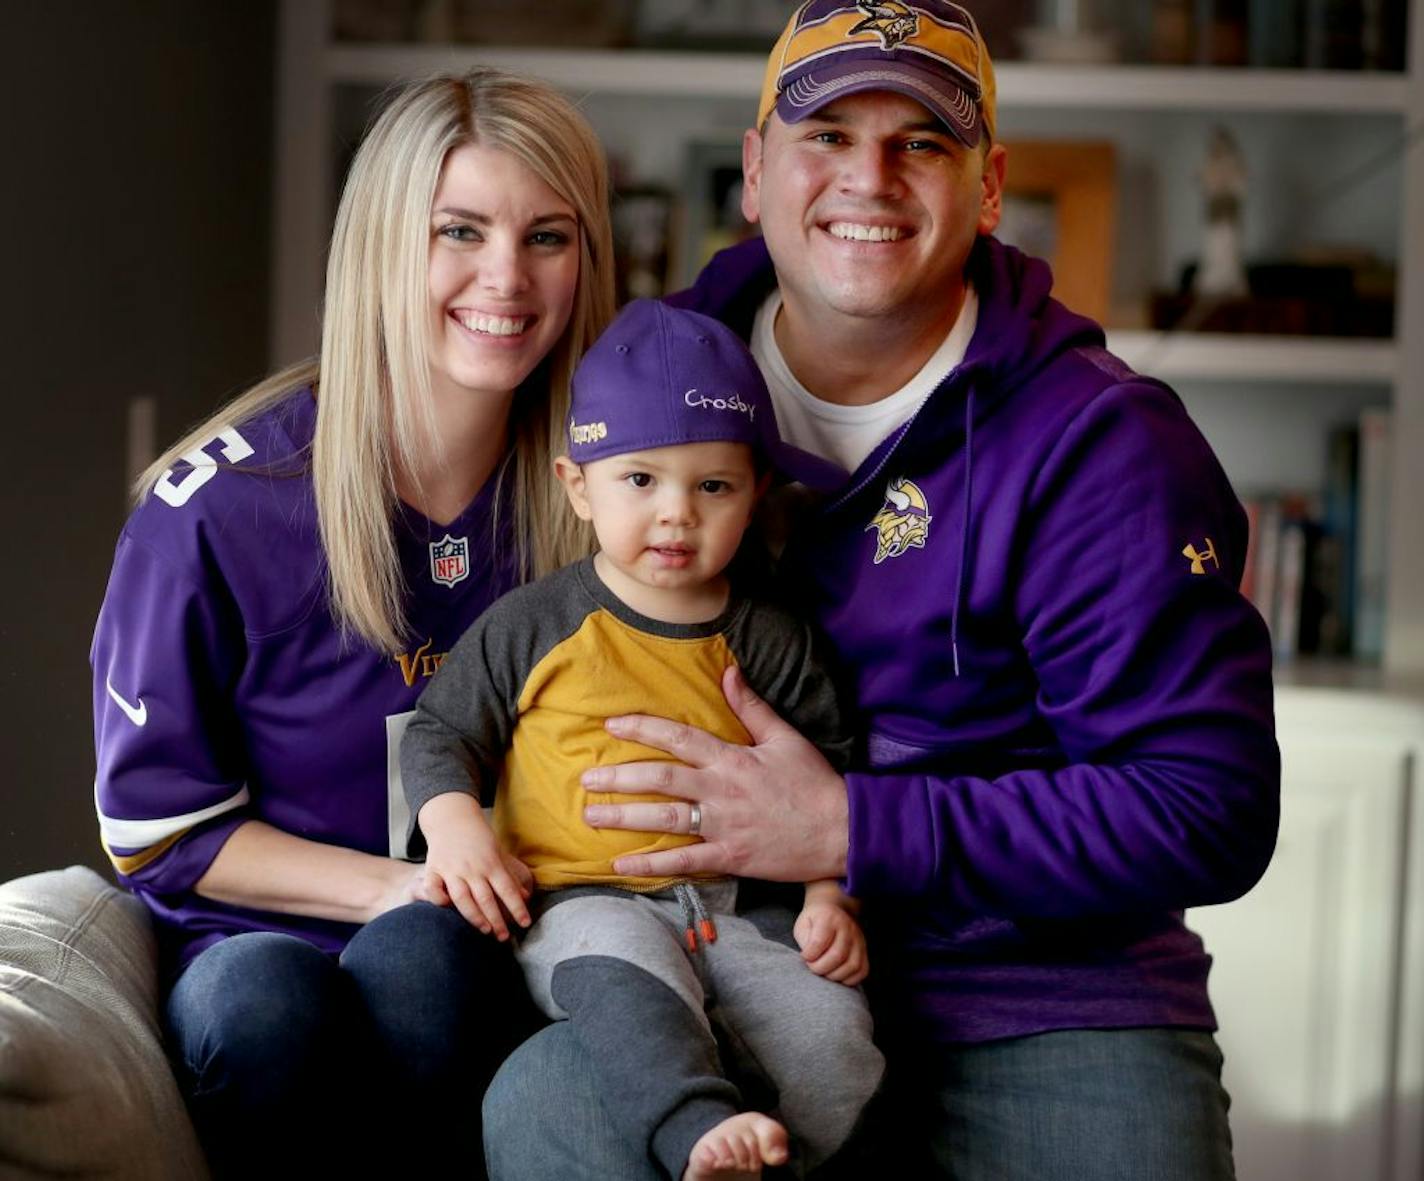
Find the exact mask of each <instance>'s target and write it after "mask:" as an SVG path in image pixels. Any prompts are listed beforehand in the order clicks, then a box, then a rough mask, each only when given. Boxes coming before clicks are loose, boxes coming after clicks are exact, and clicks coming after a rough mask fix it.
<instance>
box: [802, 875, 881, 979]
mask: <svg viewBox="0 0 1424 1181" xmlns="http://www.w3.org/2000/svg"><path fill="white" fill-rule="evenodd" d="M854 908H855V904H854V903H853V902H852V901H851V900H850V899H849V898H847V897H846V896H845V895H844V894H842V893H841V891H840V889H839V887H838V886H836V884H835V883H834V882H813V883H812V884H811V885H809V886H807V887H806V904H805V905H804V906H803V907H802V908H801V913H800V915H798V916H797V918H796V925H795V926H794V927H793V928H792V934H794V935H795V936H796V943H797V946H799V947H800V948H801V958H802V959H803V960H805V961H806V965H807V967H809V968H810V969H811V971H813V972H815V973H816V975H817V976H824V977H825V978H826V979H827V980H834V981H835V982H836V983H837V984H846V985H856V984H859V983H860V982H861V981H862V980H864V979H865V978H866V976H867V975H868V974H869V972H870V956H869V955H868V954H867V952H866V949H865V932H864V931H862V930H861V927H860V923H858V922H857V921H856V918H855V914H854Z"/></svg>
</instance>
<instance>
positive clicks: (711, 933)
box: [697, 919, 717, 943]
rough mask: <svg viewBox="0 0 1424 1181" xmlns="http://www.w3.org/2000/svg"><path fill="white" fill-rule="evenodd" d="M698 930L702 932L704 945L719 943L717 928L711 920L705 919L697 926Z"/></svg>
mask: <svg viewBox="0 0 1424 1181" xmlns="http://www.w3.org/2000/svg"><path fill="white" fill-rule="evenodd" d="M697 929H698V930H699V931H701V932H702V942H703V943H716V942H717V928H716V927H715V926H713V925H712V920H711V919H703V920H702V921H701V922H700V923H698V924H697Z"/></svg>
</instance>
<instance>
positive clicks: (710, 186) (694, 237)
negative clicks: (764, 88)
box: [679, 136, 760, 286]
mask: <svg viewBox="0 0 1424 1181" xmlns="http://www.w3.org/2000/svg"><path fill="white" fill-rule="evenodd" d="M685 160H686V163H685V165H684V169H683V187H682V248H681V250H680V251H679V273H680V275H681V279H682V282H681V283H680V284H679V286H686V285H688V284H690V283H691V282H692V281H693V280H694V279H696V278H697V274H698V272H699V271H701V270H702V267H703V265H704V264H705V263H706V262H707V260H708V259H709V258H711V257H712V256H713V255H714V254H716V253H717V251H719V250H724V249H726V248H727V247H728V246H735V245H736V244H737V243H738V242H741V241H744V240H745V239H747V238H751V237H754V236H756V235H757V234H758V233H759V232H760V231H759V230H758V229H757V227H756V226H754V225H750V224H749V223H748V222H747V220H746V218H744V217H743V216H742V141H741V137H740V136H738V137H736V138H730V137H729V138H715V139H694V140H692V141H691V142H690V143H689V144H688V145H687V149H686V157H685Z"/></svg>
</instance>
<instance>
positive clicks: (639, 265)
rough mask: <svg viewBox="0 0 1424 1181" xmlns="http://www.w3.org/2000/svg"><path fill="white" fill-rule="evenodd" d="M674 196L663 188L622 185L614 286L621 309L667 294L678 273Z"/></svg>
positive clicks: (617, 195) (617, 199) (617, 196)
mask: <svg viewBox="0 0 1424 1181" xmlns="http://www.w3.org/2000/svg"><path fill="white" fill-rule="evenodd" d="M674 205H675V201H674V195H673V193H672V191H671V190H670V189H667V188H664V187H663V186H661V185H642V184H640V185H620V186H619V187H618V188H617V190H616V191H615V192H614V195H613V210H612V212H613V266H614V282H615V286H616V289H617V297H618V303H619V304H620V306H621V305H622V304H625V303H627V302H628V301H629V300H631V299H657V298H659V297H660V296H662V295H664V294H666V292H667V290H668V281H669V279H670V278H671V277H673V276H674V274H675V273H676V272H675V271H674V269H673V259H674V255H675V254H676V251H675V250H674V243H675V230H674V226H675V218H674Z"/></svg>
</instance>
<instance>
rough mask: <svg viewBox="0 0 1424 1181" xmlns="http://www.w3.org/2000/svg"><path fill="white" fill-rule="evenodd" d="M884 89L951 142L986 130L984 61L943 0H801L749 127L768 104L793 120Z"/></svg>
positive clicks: (987, 69)
mask: <svg viewBox="0 0 1424 1181" xmlns="http://www.w3.org/2000/svg"><path fill="white" fill-rule="evenodd" d="M865 90H893V91H895V92H896V93H898V94H903V95H906V96H907V97H909V98H912V99H914V100H915V101H916V102H918V103H920V104H921V105H922V106H924V107H925V108H926V109H928V110H929V111H930V112H931V113H933V114H934V115H935V116H937V117H938V118H939V119H940V121H941V122H943V123H944V125H945V126H946V127H947V128H948V129H949V131H950V132H951V133H952V134H953V135H954V137H955V138H956V139H958V140H959V141H960V142H961V143H963V144H965V145H966V146H968V147H971V148H974V147H978V146H979V141H980V138H981V132H982V131H987V132H988V134H989V137H990V138H991V139H992V138H993V135H994V110H995V94H996V90H995V85H994V66H993V63H992V62H990V60H989V50H988V49H987V48H986V47H985V45H984V38H983V37H981V36H980V35H979V27H978V26H977V25H976V24H975V23H974V18H973V17H972V16H970V15H969V13H968V11H966V10H965V9H964V8H962V7H961V6H960V5H958V4H950V3H948V2H947V0H913V2H907V3H901V2H900V0H857V2H856V3H850V2H849V0H807V3H805V4H803V5H801V7H800V8H798V9H797V10H796V11H795V12H794V13H793V14H792V16H791V20H790V21H789V22H788V23H787V25H786V28H785V30H784V31H783V32H782V34H781V38H780V40H778V41H777V43H776V46H775V48H773V49H772V51H771V57H770V59H769V60H768V61H767V64H766V77H765V79H764V80H763V82H762V88H761V105H760V106H759V108H758V110H757V123H756V125H757V126H758V127H761V126H763V125H764V124H765V123H766V121H767V119H768V117H769V116H770V115H771V112H772V111H773V110H775V111H776V113H777V114H778V115H780V116H781V120H782V122H783V123H797V122H799V121H800V120H802V119H805V118H806V117H808V116H809V115H812V114H814V113H815V112H816V111H818V110H820V109H821V108H822V107H824V106H825V105H826V104H827V103H829V102H834V101H835V100H836V99H838V98H840V97H842V96H843V95H847V94H858V93H859V92H861V91H865Z"/></svg>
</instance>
